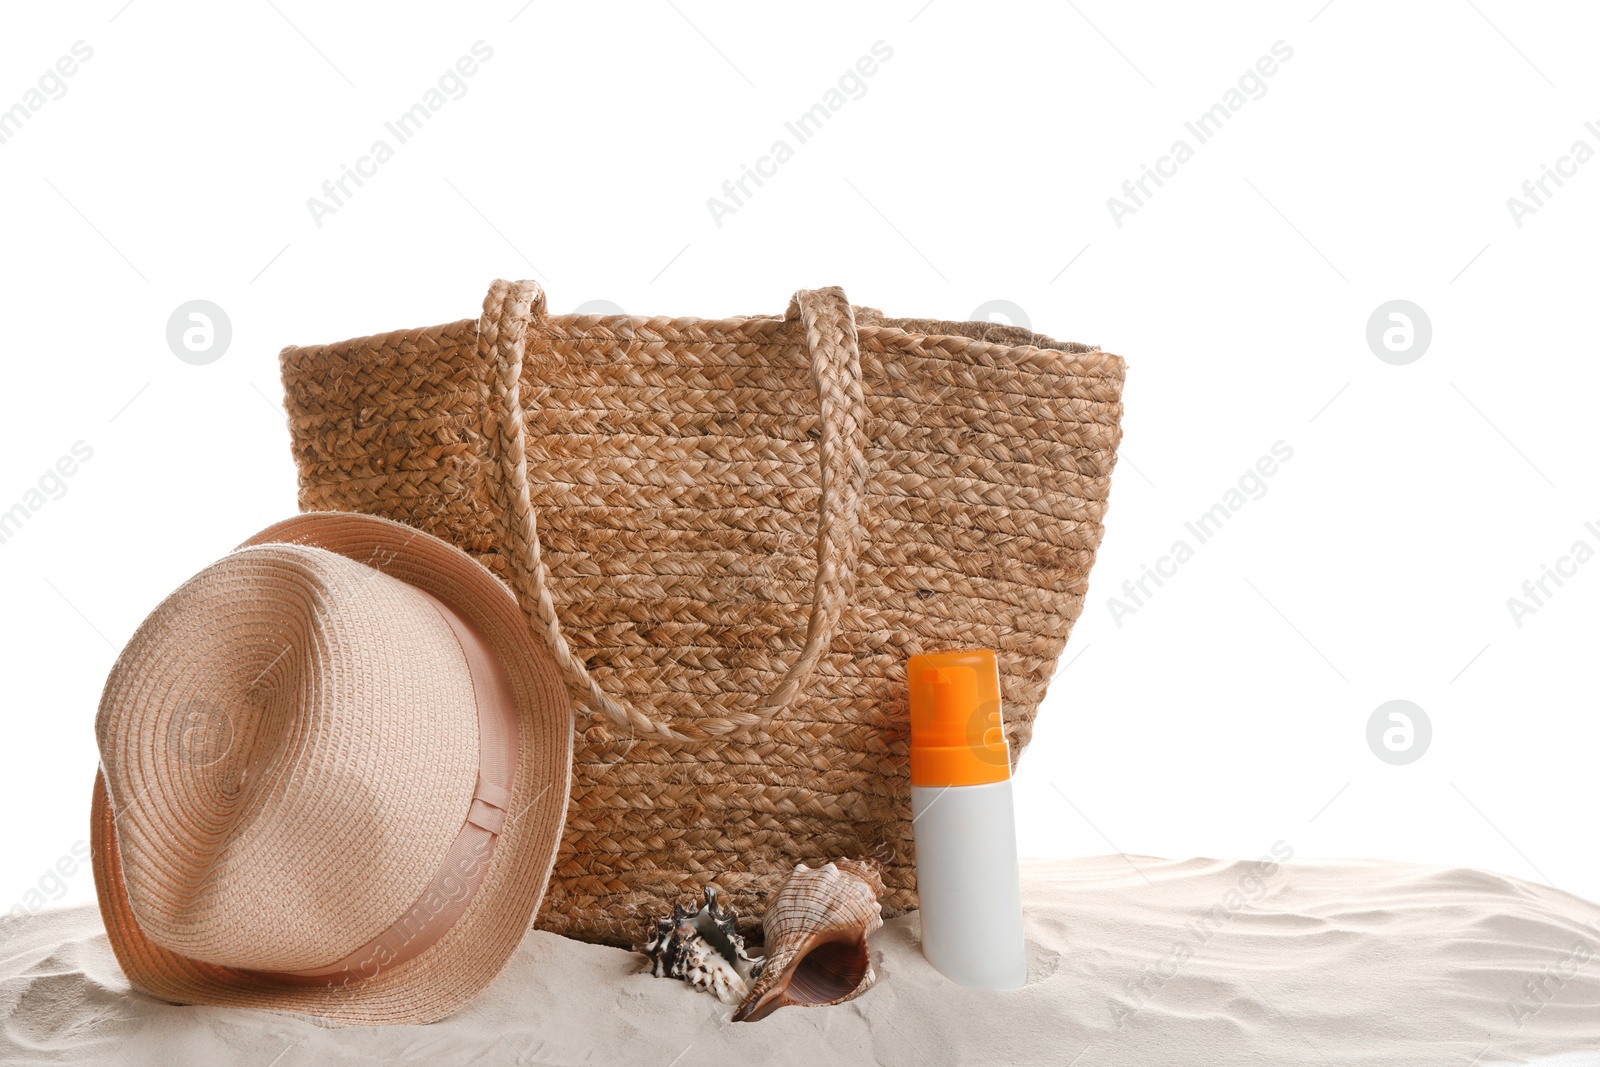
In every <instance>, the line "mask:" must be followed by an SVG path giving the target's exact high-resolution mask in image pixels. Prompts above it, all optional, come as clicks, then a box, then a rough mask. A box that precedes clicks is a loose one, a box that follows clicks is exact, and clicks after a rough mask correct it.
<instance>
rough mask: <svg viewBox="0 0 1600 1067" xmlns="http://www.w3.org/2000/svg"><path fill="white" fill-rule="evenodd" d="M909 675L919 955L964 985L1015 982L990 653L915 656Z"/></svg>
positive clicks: (1006, 813)
mask: <svg viewBox="0 0 1600 1067" xmlns="http://www.w3.org/2000/svg"><path fill="white" fill-rule="evenodd" d="M906 680H907V682H908V683H909V685H910V689H911V820H912V821H911V830H912V834H913V836H914V837H915V839H916V848H917V895H918V897H919V898H920V901H921V903H920V909H921V912H922V954H923V955H924V956H926V957H927V958H928V962H930V963H932V964H933V965H934V966H935V967H937V968H938V969H939V971H940V972H941V973H943V974H944V976H945V977H946V978H949V979H950V980H951V981H954V982H959V983H960V984H961V985H965V986H972V987H974V988H977V989H1016V988H1018V987H1019V986H1022V985H1025V984H1027V981H1028V960H1027V955H1026V953H1025V950H1024V948H1023V943H1022V886H1021V881H1020V879H1019V877H1018V874H1017V831H1016V819H1015V816H1014V814H1013V812H1012V805H1011V752H1010V748H1009V746H1008V745H1007V744H1006V736H1005V731H1004V730H1003V729H1002V728H1001V717H1000V672H999V669H998V667H997V666H996V664H995V658H994V653H993V652H991V651H989V650H988V649H968V650H963V651H958V652H935V653H931V654H927V655H916V656H912V657H911V659H910V660H909V661H908V662H907V664H906Z"/></svg>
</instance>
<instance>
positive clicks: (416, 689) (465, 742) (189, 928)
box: [96, 543, 478, 971]
mask: <svg viewBox="0 0 1600 1067" xmlns="http://www.w3.org/2000/svg"><path fill="white" fill-rule="evenodd" d="M96 729H97V732H98V734H99V740H100V749H101V759H102V767H103V770H104V774H105V780H106V785H107V789H108V792H109V798H110V803H111V805H112V808H113V811H114V813H115V817H116V820H117V822H116V828H117V833H118V835H119V839H120V848H121V851H122V855H123V857H124V864H123V873H124V882H125V885H126V891H127V896H128V902H129V906H130V908H131V910H132V911H133V913H134V915H135V916H136V917H137V919H138V921H139V923H140V925H141V926H142V927H143V928H144V930H145V931H146V933H147V934H148V936H149V937H150V939H151V940H152V941H154V942H155V943H157V944H159V945H161V946H162V947H164V948H167V949H170V950H172V951H174V952H179V953H182V954H183V955H185V956H188V957H191V958H193V959H196V960H201V961H204V962H209V963H216V964H221V965H224V966H231V967H241V968H249V969H254V970H272V971H285V970H298V969H305V968H312V967H318V966H323V965H327V964H329V963H332V962H333V961H336V960H338V959H341V958H342V957H344V956H345V955H346V954H348V953H349V952H351V951H353V950H354V949H356V948H357V947H359V946H361V945H363V944H365V943H366V942H367V941H368V940H370V939H371V938H372V937H374V936H376V935H377V934H378V933H380V932H381V931H383V930H384V929H385V928H387V927H388V926H389V925H390V924H391V923H393V922H394V921H395V919H396V918H397V917H398V916H400V915H401V914H402V913H403V912H404V911H405V910H406V909H407V908H408V907H410V906H411V905H412V903H413V902H414V901H415V900H416V898H417V895H418V893H419V892H421V890H422V889H423V887H424V886H425V885H426V884H427V883H428V881H429V879H430V878H432V877H433V875H434V874H435V872H436V871H437V870H438V868H439V864H440V862H441V861H442V859H443V858H444V856H445V854H446V851H447V850H448V848H449V847H450V844H451V842H452V841H453V840H454V838H455V835H456V834H457V832H458V831H459V830H460V828H461V825H462V819H463V817H464V816H465V814H466V812H467V810H468V807H469V806H470V804H471V800H472V794H473V790H474V787H475V785H476V780H477V769H478V720H477V704H476V700H475V696H474V691H473V683H472V678H471V674H470V672H469V669H468V666H467V662H466V659H465V656H464V654H463V651H462V649H461V646H460V643H459V642H458V640H457V639H456V637H455V635H454V633H453V631H452V630H451V628H450V625H449V623H448V622H446V620H445V619H444V617H443V616H442V615H441V614H440V613H439V610H438V609H437V608H436V607H435V606H434V604H433V603H432V602H431V601H430V600H429V598H428V597H427V595H425V594H424V593H422V592H421V591H420V590H418V589H416V588H414V587H412V586H410V585H408V584H406V583H405V582H403V581H400V580H399V579H397V578H392V577H390V576H388V575H386V574H384V573H383V572H382V571H381V570H379V569H378V568H377V567H376V566H367V565H365V564H363V563H360V562H357V561H355V560H352V559H348V558H346V557H344V556H341V555H338V554H336V553H333V552H330V551H327V550H324V549H321V548H315V547H310V546H306V545H295V544H276V543H275V544H264V545H256V546H253V547H249V548H244V549H240V550H239V551H237V552H234V553H233V554H231V555H229V556H228V557H226V558H224V559H223V560H221V561H219V562H217V563H215V564H213V565H212V566H210V567H208V568H206V569H205V570H204V571H201V572H200V573H199V574H197V575H196V576H195V577H194V578H192V579H190V580H189V581H188V582H186V583H184V585H183V586H181V587H180V588H179V589H178V590H176V591H175V592H174V593H173V594H172V595H171V596H169V597H168V598H167V599H166V600H165V601H163V603H162V604H161V605H160V606H159V607H157V608H156V610H155V611H154V612H153V613H152V614H151V615H150V617H149V618H148V619H146V620H145V622H144V624H143V625H141V626H140V628H139V630H138V632H137V633H135V635H134V637H133V639H132V640H131V641H130V642H129V644H128V646H127V648H126V649H125V650H124V651H123V654H122V656H121V657H119V659H118V661H117V664H116V666H115V667H114V668H113V669H112V672H111V675H110V677H109V678H108V679H107V682H106V688H105V692H104V695H103V696H102V699H101V705H100V713H99V716H98V718H97V722H96Z"/></svg>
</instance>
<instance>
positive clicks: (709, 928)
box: [633, 886, 762, 1004]
mask: <svg viewBox="0 0 1600 1067" xmlns="http://www.w3.org/2000/svg"><path fill="white" fill-rule="evenodd" d="M738 918H739V917H738V915H737V914H736V913H735V912H734V910H733V909H732V908H724V907H722V906H721V903H720V902H719V901H718V899H717V890H716V888H715V887H714V886H706V902H705V904H704V906H702V907H701V908H700V910H699V911H698V912H692V911H690V910H689V909H688V908H686V907H684V906H683V905H681V904H679V905H677V906H675V907H674V908H673V909H672V916H671V917H670V918H666V919H659V920H657V921H656V924H655V926H654V927H653V928H652V930H651V932H650V936H649V937H648V938H647V939H646V940H645V941H644V943H643V944H639V945H634V946H633V951H635V952H640V953H643V954H644V955H646V956H649V957H650V973H651V974H653V975H655V976H656V977H657V978H679V979H682V980H683V981H685V982H688V983H689V984H690V985H691V986H694V987H695V988H696V989H703V990H705V991H706V992H707V993H710V994H712V995H713V996H715V997H716V998H717V999H718V1000H720V1001H722V1002H723V1003H724V1004H738V1003H739V1002H740V1001H741V1000H742V999H743V998H744V996H745V995H746V994H747V993H748V992H749V989H750V982H751V981H752V980H753V979H754V978H755V977H756V976H757V975H758V974H760V973H761V964H762V960H761V958H760V957H752V956H750V954H749V953H748V952H747V951H746V949H745V943H744V938H743V937H742V936H740V934H739V930H738V925H737V923H738Z"/></svg>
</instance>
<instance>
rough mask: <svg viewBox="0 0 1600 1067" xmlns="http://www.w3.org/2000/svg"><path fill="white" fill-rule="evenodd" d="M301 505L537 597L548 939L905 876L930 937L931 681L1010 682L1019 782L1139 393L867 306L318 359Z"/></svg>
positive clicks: (663, 321)
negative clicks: (432, 541)
mask: <svg viewBox="0 0 1600 1067" xmlns="http://www.w3.org/2000/svg"><path fill="white" fill-rule="evenodd" d="M282 369H283V377H284V385H285V391H286V393H287V397H288V400H287V403H288V409H289V415H290V429H291V435H292V439H293V449H294V455H295V459H296V462H297V465H298V467H299V473H300V504H301V507H302V508H304V509H307V510H346V511H359V512H366V513H369V514H374V515H380V516H384V517H386V518H391V519H395V520H398V521H400V522H404V523H407V524H410V525H413V526H415V527H418V528H420V529H423V530H426V531H427V532H429V533H432V534H435V535H437V536H439V537H442V538H444V539H445V540H447V541H451V542H453V543H455V544H456V545H458V546H460V547H461V548H463V549H465V550H466V551H468V552H469V553H471V554H473V555H474V556H476V557H477V558H478V559H479V560H480V561H481V562H482V563H483V564H484V565H485V566H487V567H488V568H489V569H490V570H492V571H494V572H495V573H496V574H498V575H499V576H500V577H502V578H504V579H505V580H506V581H507V583H508V584H509V585H510V586H511V587H512V589H513V590H514V591H515V592H516V593H517V594H518V597H519V600H520V601H521V603H522V606H523V610H524V612H525V614H526V616H527V619H528V622H529V624H530V626H532V627H533V628H534V630H535V631H536V632H538V633H539V634H540V635H541V636H542V637H543V638H544V639H545V641H546V643H547V644H548V645H549V646H550V647H551V649H552V652H553V654H554V656H555V659H556V661H557V663H558V664H559V665H560V666H561V667H562V669H563V671H564V672H565V674H566V676H567V679H568V685H569V689H570V690H571V692H572V694H573V697H574V701H575V703H576V704H577V706H578V707H579V710H580V715H579V721H578V730H579V735H578V737H577V738H576V744H575V747H574V764H573V772H572V773H573V777H572V798H571V807H570V809H569V813H568V818H567V823H566V831H565V835H564V837H563V839H562V843H561V847H560V851H559V854H558V856H557V861H556V866H555V869H554V871H553V873H552V876H551V881H550V885H549V890H548V893H547V894H546V897H545V902H544V906H543V908H542V909H541V911H540V913H539V917H538V923H537V924H538V926H539V927H541V928H543V929H548V930H553V931H556V932H559V933H563V934H567V935H570V936H575V937H581V938H585V939H590V940H598V941H606V942H611V943H617V944H623V943H627V942H629V941H631V940H634V939H635V938H636V937H637V935H638V934H639V932H640V930H641V928H642V927H643V926H644V925H645V923H646V922H647V921H648V920H649V919H651V918H652V917H654V916H656V915H659V914H661V913H664V912H665V911H668V910H670V907H671V904H672V903H673V902H675V901H677V900H679V899H681V898H683V897H688V896H691V895H697V894H698V893H699V891H700V889H701V887H703V886H704V885H705V884H707V883H709V882H713V881H714V882H716V883H717V884H718V885H720V886H721V887H722V888H723V889H724V890H725V891H726V893H727V896H728V900H729V903H730V904H731V905H732V906H733V907H735V908H736V909H738V911H739V912H740V913H741V915H742V916H743V917H744V920H745V921H746V922H747V923H753V922H754V921H755V920H756V918H757V917H759V916H760V914H761V912H762V910H763V901H764V899H765V897H766V896H767V895H768V894H769V893H771V892H772V891H774V890H776V888H777V887H778V886H779V885H781V884H782V882H783V880H784V879H785V878H786V877H787V876H788V874H789V872H790V871H791V870H792V869H793V868H794V865H795V864H796V863H797V862H802V861H811V862H813V863H815V862H819V861H822V860H826V859H828V858H831V857H837V856H862V855H867V854H870V853H877V854H880V855H884V854H887V855H889V857H890V858H889V862H888V864H887V866H886V870H885V883H886V892H885V895H884V900H883V905H884V913H885V914H886V915H889V916H893V915H897V914H900V913H901V912H903V911H905V910H907V909H909V908H913V907H915V905H916V892H915V880H914V870H913V867H912V856H913V853H912V846H911V826H910V819H909V781H908V769H909V762H908V743H909V736H908V735H909V726H908V722H907V709H906V686H905V662H906V658H907V657H908V656H910V655H912V654H913V653H917V652H929V651H935V650H938V649H942V648H951V647H989V648H993V649H995V651H996V652H997V654H998V658H999V664H1000V673H1001V685H1002V691H1003V693H1004V700H1005V721H1006V732H1007V735H1008V739H1009V741H1010V744H1011V750H1012V754H1013V758H1015V757H1016V756H1017V755H1019V754H1020V753H1021V752H1022V750H1023V748H1024V747H1025V746H1026V745H1027V742H1028V739H1029V737H1030V736H1031V734H1032V729H1033V719H1034V715H1035V713H1036V711H1037V709H1038V705H1039V701H1040V700H1041V699H1042V698H1043V696H1044V693H1045V688H1046V685H1047V684H1048V682H1049V679H1050V676H1051V674H1052V673H1053V671H1054V666H1055V662H1056V659H1057V657H1058V656H1059V655H1060V653H1061V650H1062V648H1063V646H1064V645H1065V643H1066V640H1067V636H1068V634H1069V633H1070V631H1071V628H1072V623H1073V622H1074V620H1075V619H1076V618H1077V616H1078V613H1079V611H1080V610H1081V609H1082V606H1083V598H1084V594H1085V592H1086V589H1087V580H1088V574H1089V568H1090V564H1091V563H1092V562H1093V559H1094V553H1095V549H1096V548H1097V547H1098V545H1099V543H1100V538H1101V534H1102V526H1101V520H1102V518H1103V516H1104V514H1105V508H1106V501H1107V496H1108V493H1109V490H1110V484H1111V471H1112V467H1113V465H1114V463H1115V460H1116V448H1117V444H1118V442H1119V440H1120V436H1121V431H1120V421H1121V416H1122V404H1121V393H1122V382H1123V374H1124V364H1123V361H1122V359H1121V358H1120V357H1118V356H1114V355H1111V354H1109V353H1105V352H1101V351H1099V350H1098V349H1097V348H1094V347H1091V346H1087V345H1081V344H1071V343H1063V342H1058V341H1054V340H1051V339H1050V338H1047V337H1044V336H1042V335H1039V334H1034V333H1030V332H1028V331H1027V330H1023V329H1019V328H1016V327H1008V326H997V325H994V324H991V323H985V322H964V323H963V322H944V321H935V320H926V319H892V318H885V317H884V316H883V315H882V314H881V313H879V312H877V311H875V310H873V309H870V308H853V307H852V306H851V305H850V304H849V303H848V301H846V299H845V298H844V294H843V293H842V292H840V291H839V290H838V289H821V290H812V291H806V292H801V293H798V294H796V296H795V299H794V300H793V302H792V303H791V304H790V307H789V310H788V312H787V313H786V314H785V315H782V316H772V317H764V316H752V317H738V318H729V319H720V320H707V319H693V318H641V317H628V316H595V315H549V314H547V313H546V310H545V303H544V297H543V294H542V293H541V292H540V291H539V289H538V287H537V286H536V285H534V284H533V283H531V282H516V283H512V282H496V283H495V284H494V286H493V287H492V288H491V289H490V292H489V295H488V298H487V299H486V300H485V302H484V313H483V315H482V317H481V318H479V319H465V320H462V321H460V322H455V323H451V324H449V325H444V326H434V327H429V328H425V329H417V330H404V331H399V332H395V333H388V334H381V335H378V336H374V337H365V338H360V339H356V340H352V341H345V342H341V343H337V344H329V345H318V346H312V347H304V348H288V349H285V350H284V352H283V354H282Z"/></svg>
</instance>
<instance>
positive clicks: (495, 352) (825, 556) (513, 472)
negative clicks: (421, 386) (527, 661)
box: [478, 280, 866, 741]
mask: <svg viewBox="0 0 1600 1067" xmlns="http://www.w3.org/2000/svg"><path fill="white" fill-rule="evenodd" d="M545 314H546V311H545V297H544V291H543V290H542V289H540V287H539V285H538V283H536V282H533V281H519V282H508V281H504V280H499V281H496V282H495V283H494V284H493V285H491V286H490V287H489V294H488V296H487V297H485V298H484V302H483V318H482V319H480V320H479V322H478V356H479V358H480V359H481V360H483V361H484V363H485V365H486V366H487V367H488V368H489V371H490V395H491V410H492V411H493V414H494V421H495V423H496V426H495V436H496V445H497V451H498V453H499V461H500V485H501V491H502V493H503V494H504V500H503V504H504V522H505V534H506V538H507V549H508V552H509V556H510V560H511V575H512V589H513V591H514V592H515V593H516V595H517V599H518V600H519V601H520V602H521V604H522V609H523V612H524V614H526V615H527V617H528V622H529V624H530V625H531V626H532V627H533V629H534V632H535V633H537V634H539V635H540V636H541V637H542V638H543V639H544V640H545V642H546V643H547V644H548V646H549V647H550V650H551V652H552V654H553V655H554V656H555V659H556V662H557V663H558V664H559V665H560V666H561V669H562V671H563V672H564V673H565V674H566V677H567V681H568V684H569V688H570V689H571V690H572V691H573V694H574V696H575V698H576V700H577V702H578V704H579V705H580V706H583V707H585V708H587V709H588V710H590V711H598V712H600V713H603V714H604V715H605V716H606V717H607V718H609V719H610V720H611V721H612V722H614V723H616V724H617V725H618V726H621V727H624V728H626V729H628V730H630V731H631V732H633V733H635V734H642V735H653V736H655V737H657V738H659V739H662V740H670V741H696V740H704V739H707V738H710V737H717V736H720V735H723V734H727V733H731V732H733V731H735V730H738V729H742V728H744V727H748V726H758V725H761V724H764V723H766V722H768V721H769V720H771V719H772V718H773V717H774V716H776V715H777V714H778V713H779V712H781V711H784V710H785V709H786V708H788V707H790V706H791V705H792V704H793V703H794V702H795V701H796V700H797V699H798V698H799V696H800V694H801V692H802V691H803V690H804V689H805V686H806V683H807V682H808V681H809V680H810V678H811V675H812V672H813V671H814V670H815V669H816V666H817V663H818V662H819V661H820V660H821V659H822V656H823V654H824V653H825V652H827V650H828V644H829V642H830V641H831V640H832V638H833V632H834V629H835V627H836V626H837V625H838V622H839V617H840V615H841V614H842V613H843V611H844V608H845V605H846V604H847V603H848V602H849V599H850V596H851V595H852V593H853V592H854V590H855V564H856V553H857V551H858V549H859V548H860V544H861V515H860V512H861V499H862V494H863V487H864V485H865V481H866V460H865V458H864V456H863V454H862V435H863V428H864V426H865V422H866V401H865V398H864V396H863V394H862V389H861V358H860V353H859V352H858V350H857V347H856V325H855V314H854V311H853V310H852V308H851V307H850V302H849V300H847V299H846V298H845V295H844V291H843V290H842V289H840V288H838V287H837V286H832V287H829V288H826V289H812V290H802V291H801V292H798V293H796V294H795V295H794V299H793V300H792V301H791V302H790V304H789V310H788V312H787V314H786V316H785V317H786V318H788V319H790V320H794V319H796V318H798V319H800V320H801V321H802V322H803V323H804V326H805V335H806V347H807V349H808V351H809V353H810V358H811V375H812V380H813V382H814V383H815V385H816V387H817V396H818V399H819V401H820V404H821V412H822V434H821V439H820V440H819V442H818V446H819V447H818V451H819V453H820V458H821V471H820V476H819V478H818V485H819V487H820V489H821V494H820V501H819V506H818V513H817V545H816V559H817V578H816V584H815V586H814V587H813V589H812V597H811V616H810V620H809V621H808V623H807V625H806V640H805V645H804V647H803V648H802V649H801V650H800V655H799V656H798V657H796V658H795V661H794V662H793V663H791V664H790V665H789V667H788V669H787V670H786V671H785V672H784V674H783V677H782V678H781V679H780V680H779V682H778V685H777V687H776V688H775V689H774V690H773V691H772V693H771V694H770V695H769V696H768V697H767V698H766V699H765V700H763V701H758V702H756V703H755V705H754V706H753V707H751V708H749V709H747V710H739V711H733V712H729V713H728V714H727V715H726V717H722V718H709V719H704V720H700V721H698V722H695V723H692V724H683V723H680V724H673V723H668V722H663V721H660V720H657V719H654V718H652V717H651V716H649V715H647V714H646V713H644V712H643V711H640V710H639V709H637V708H634V707H630V706H628V705H626V704H624V703H622V702H621V701H619V700H617V699H616V698H614V697H612V696H610V695H608V694H607V693H606V692H605V691H603V690H602V689H601V688H600V685H599V683H598V682H597V681H595V679H594V676H593V675H591V674H590V673H589V669H588V667H587V666H586V665H585V663H584V662H583V660H582V659H581V658H580V657H579V656H578V655H577V654H576V653H574V652H573V650H572V648H571V647H570V646H569V645H568V644H567V641H566V638H565V637H564V636H563V634H562V632H561V621H560V619H559V618H557V616H556V608H555V601H554V599H553V598H552V597H551V595H550V571H549V569H548V568H547V567H546V566H545V563H544V560H543V558H542V556H541V554H540V547H539V524H538V515H537V513H536V512H535V510H534V507H533V501H532V497H531V496H530V494H529V488H528V463H527V452H526V445H525V432H526V430H525V424H524V416H523V408H522V399H521V388H522V367H523V361H524V358H525V355H526V351H527V345H528V331H529V329H530V326H533V327H534V328H536V327H537V323H539V322H541V321H542V320H543V319H544V317H545Z"/></svg>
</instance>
